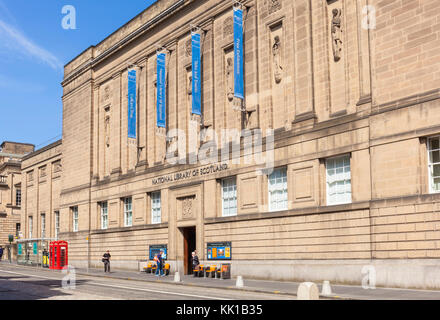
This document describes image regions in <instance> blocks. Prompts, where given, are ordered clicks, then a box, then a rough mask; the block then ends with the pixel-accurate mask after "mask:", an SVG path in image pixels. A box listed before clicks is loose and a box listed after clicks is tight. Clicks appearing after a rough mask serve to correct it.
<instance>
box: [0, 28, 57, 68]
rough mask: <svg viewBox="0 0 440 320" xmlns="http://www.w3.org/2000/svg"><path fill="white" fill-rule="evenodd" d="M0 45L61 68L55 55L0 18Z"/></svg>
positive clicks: (52, 66)
mask: <svg viewBox="0 0 440 320" xmlns="http://www.w3.org/2000/svg"><path fill="white" fill-rule="evenodd" d="M0 46H4V47H7V48H8V49H9V50H13V51H16V52H18V53H25V54H27V55H28V56H31V57H34V58H36V59H38V60H40V61H41V62H43V63H45V64H47V65H49V66H50V67H51V68H52V69H54V70H62V68H63V65H62V63H61V62H60V60H58V58H57V57H56V56H54V55H53V54H52V53H50V52H49V51H47V50H46V49H44V48H41V47H40V46H38V45H37V44H35V43H33V42H32V41H31V40H30V39H28V38H27V37H26V36H25V35H24V34H22V33H21V32H20V31H19V30H17V29H16V28H14V27H13V26H11V25H9V24H7V23H6V22H4V21H2V20H0Z"/></svg>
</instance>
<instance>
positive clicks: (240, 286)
mask: <svg viewBox="0 0 440 320" xmlns="http://www.w3.org/2000/svg"><path fill="white" fill-rule="evenodd" d="M235 286H236V287H237V288H243V277H242V276H238V277H237V282H236V284H235Z"/></svg>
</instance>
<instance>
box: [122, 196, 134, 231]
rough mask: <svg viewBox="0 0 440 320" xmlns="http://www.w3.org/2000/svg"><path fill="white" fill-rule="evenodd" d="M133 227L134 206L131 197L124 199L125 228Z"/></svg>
mask: <svg viewBox="0 0 440 320" xmlns="http://www.w3.org/2000/svg"><path fill="white" fill-rule="evenodd" d="M132 225H133V205H132V200H131V197H129V198H124V226H126V227H131V226H132Z"/></svg>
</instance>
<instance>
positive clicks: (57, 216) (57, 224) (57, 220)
mask: <svg viewBox="0 0 440 320" xmlns="http://www.w3.org/2000/svg"><path fill="white" fill-rule="evenodd" d="M59 233H60V212H59V211H55V238H56V239H58V234H59Z"/></svg>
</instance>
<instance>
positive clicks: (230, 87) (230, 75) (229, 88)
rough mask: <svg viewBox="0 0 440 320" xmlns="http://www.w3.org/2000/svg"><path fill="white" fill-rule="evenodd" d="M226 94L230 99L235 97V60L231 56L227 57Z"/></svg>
mask: <svg viewBox="0 0 440 320" xmlns="http://www.w3.org/2000/svg"><path fill="white" fill-rule="evenodd" d="M225 79H226V96H227V98H228V100H229V101H232V100H233V99H234V60H233V59H232V57H231V56H227V57H226V68H225Z"/></svg>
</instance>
